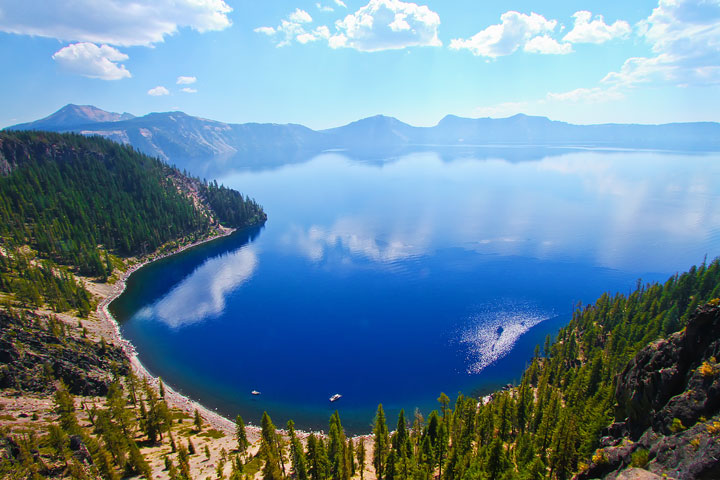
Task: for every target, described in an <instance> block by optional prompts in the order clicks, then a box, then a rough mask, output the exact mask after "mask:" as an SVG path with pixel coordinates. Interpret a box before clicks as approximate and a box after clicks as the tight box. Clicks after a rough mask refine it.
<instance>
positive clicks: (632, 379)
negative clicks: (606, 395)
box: [579, 300, 720, 480]
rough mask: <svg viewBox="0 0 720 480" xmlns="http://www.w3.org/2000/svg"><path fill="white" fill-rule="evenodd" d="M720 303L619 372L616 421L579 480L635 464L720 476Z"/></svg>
mask: <svg viewBox="0 0 720 480" xmlns="http://www.w3.org/2000/svg"><path fill="white" fill-rule="evenodd" d="M719 303H720V302H718V301H717V300H714V301H712V302H711V303H709V304H707V305H705V306H702V307H700V308H698V309H697V311H696V312H695V313H694V314H693V315H692V316H691V317H690V319H689V321H688V323H687V326H686V327H685V328H684V329H683V330H682V331H680V332H678V333H676V334H674V335H672V336H670V337H668V338H667V339H663V340H659V341H657V342H654V343H652V344H651V345H648V346H647V347H645V348H644V349H643V350H642V351H640V352H639V353H638V354H637V355H636V356H635V358H634V359H633V360H632V361H631V362H630V363H629V364H628V365H627V367H626V368H625V369H624V370H623V372H622V373H620V375H619V376H618V378H617V388H616V391H615V397H616V400H617V407H616V411H615V419H616V422H615V423H613V424H612V425H611V426H610V427H609V428H607V429H606V431H605V434H606V436H605V437H604V438H603V439H602V443H603V445H604V446H605V448H603V449H602V450H599V451H598V452H597V453H596V454H595V455H594V457H593V463H592V464H591V465H590V467H589V468H588V470H587V471H586V472H584V473H583V474H581V475H580V476H579V478H581V479H585V478H597V477H599V476H603V475H607V478H616V476H618V475H620V474H621V472H622V470H623V469H624V468H625V467H627V466H629V465H635V466H637V467H644V468H646V469H647V470H649V471H651V472H653V473H655V474H657V475H664V476H669V477H671V478H678V479H688V480H689V479H716V478H720V461H719V460H718V459H720V442H719V441H718V435H719V434H720V364H718V358H720V307H718V304H719Z"/></svg>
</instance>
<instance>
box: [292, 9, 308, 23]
mask: <svg viewBox="0 0 720 480" xmlns="http://www.w3.org/2000/svg"><path fill="white" fill-rule="evenodd" d="M288 20H290V21H291V22H294V23H310V22H312V17H311V16H310V14H309V13H308V12H306V11H305V10H300V9H299V8H296V9H295V11H294V12H293V13H291V14H290V16H289V17H288Z"/></svg>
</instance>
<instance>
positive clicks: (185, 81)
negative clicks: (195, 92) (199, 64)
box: [175, 76, 197, 85]
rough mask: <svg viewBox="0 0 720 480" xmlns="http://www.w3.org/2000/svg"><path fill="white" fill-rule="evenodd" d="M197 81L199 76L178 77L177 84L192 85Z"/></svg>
mask: <svg viewBox="0 0 720 480" xmlns="http://www.w3.org/2000/svg"><path fill="white" fill-rule="evenodd" d="M195 82H197V77H183V76H180V77H177V81H176V82H175V83H176V84H177V85H192V84H193V83H195Z"/></svg>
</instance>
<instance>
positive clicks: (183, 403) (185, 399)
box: [96, 227, 367, 443]
mask: <svg viewBox="0 0 720 480" xmlns="http://www.w3.org/2000/svg"><path fill="white" fill-rule="evenodd" d="M236 231H237V229H233V228H225V227H219V229H218V234H216V235H213V236H210V237H207V238H203V239H201V240H197V241H195V242H192V243H189V244H185V245H181V246H179V247H177V248H175V249H173V250H172V251H170V252H167V253H163V254H159V255H152V254H151V255H150V256H149V257H147V258H145V259H142V261H140V262H139V263H137V264H135V265H133V266H131V267H130V268H128V269H127V270H126V271H124V272H122V274H121V275H120V276H119V277H118V279H117V281H116V282H115V283H114V284H113V285H112V287H111V289H110V292H109V293H107V294H106V295H104V296H103V294H102V293H98V295H100V296H101V297H102V299H101V301H100V303H98V306H97V309H96V311H97V315H98V319H99V320H100V322H101V323H102V324H104V326H105V327H107V328H105V329H103V330H105V331H107V332H110V333H111V338H109V339H106V340H108V341H109V342H111V343H113V344H115V345H118V346H119V347H120V348H122V350H123V352H124V353H125V356H126V357H127V359H128V361H129V362H130V366H131V368H132V369H133V371H134V372H135V373H136V374H137V375H138V376H140V377H141V378H146V379H147V381H148V382H149V383H150V385H152V386H154V387H155V388H157V387H158V385H159V380H160V377H157V376H155V375H153V374H152V373H151V372H150V371H149V370H148V369H147V368H146V367H145V366H144V365H143V363H142V361H141V360H140V358H139V354H138V352H137V350H136V349H135V346H134V345H133V344H132V342H130V341H129V340H128V339H126V338H125V337H123V335H122V332H121V331H120V324H119V323H118V321H117V319H116V318H115V317H114V316H113V315H112V313H110V310H109V306H110V304H111V303H112V302H113V301H114V300H115V299H117V298H118V297H119V296H120V295H122V294H123V293H124V292H125V289H126V287H127V280H128V279H129V278H130V276H131V275H132V274H133V273H135V272H137V271H138V270H140V269H141V268H143V267H145V266H147V265H149V264H151V263H153V262H155V261H158V260H162V259H164V258H167V257H170V256H172V255H176V254H179V253H182V252H184V251H186V250H189V249H191V248H194V247H197V246H199V245H202V244H205V243H208V242H211V241H213V240H218V239H220V238H223V237H227V236H229V235H231V234H233V233H235V232H236ZM163 385H164V389H165V401H166V402H167V404H168V406H169V407H170V408H178V409H180V410H182V411H184V412H186V413H188V414H191V415H192V414H194V412H195V410H197V411H198V412H200V415H201V416H202V417H203V419H204V420H205V421H206V422H207V423H208V424H210V425H211V426H212V428H215V429H217V430H220V431H222V432H224V433H225V434H230V435H235V422H234V420H231V419H229V418H226V417H224V416H223V415H221V414H219V413H217V412H215V411H213V410H210V409H209V408H207V407H205V406H204V405H203V404H202V403H200V401H198V400H193V399H192V398H190V397H189V396H187V395H185V394H183V393H180V392H179V391H177V390H176V389H175V388H173V387H172V385H168V384H167V383H163ZM278 431H279V432H280V433H285V432H284V430H283V429H282V428H278ZM246 432H247V434H248V440H250V441H251V442H252V443H254V442H255V441H257V440H259V439H260V433H261V429H260V427H258V426H255V425H253V424H251V423H246ZM311 433H314V434H316V435H318V434H320V435H324V433H323V432H318V431H315V432H309V431H304V430H296V434H297V435H298V437H300V438H306V437H307V436H309V435H310V434H311ZM366 436H367V435H357V436H355V437H358V438H360V437H363V438H364V437H366Z"/></svg>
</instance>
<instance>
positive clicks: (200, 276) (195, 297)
mask: <svg viewBox="0 0 720 480" xmlns="http://www.w3.org/2000/svg"><path fill="white" fill-rule="evenodd" d="M257 267H258V257H257V253H256V252H255V249H254V248H253V247H252V246H245V247H243V248H240V249H238V250H235V251H234V252H230V253H228V254H225V255H221V256H218V257H214V258H211V259H209V260H208V261H206V262H205V263H203V264H202V265H201V266H199V267H198V268H196V269H195V271H193V272H192V273H191V274H190V275H188V276H187V277H186V278H185V279H183V280H182V281H181V282H180V283H179V284H178V285H177V286H175V287H174V288H173V289H172V290H170V292H169V293H168V294H167V295H165V296H164V297H162V298H160V299H159V300H158V301H156V302H155V303H154V304H152V305H150V306H148V307H145V308H143V309H142V310H140V311H139V312H138V313H137V315H136V317H137V318H140V319H154V320H158V321H161V322H163V323H164V324H166V325H167V326H169V327H170V328H180V327H183V326H186V325H192V324H194V323H199V322H202V321H205V320H207V319H210V318H215V317H218V316H220V315H221V314H222V313H223V311H224V310H225V301H226V298H227V296H228V295H229V294H230V292H232V291H233V290H235V289H236V288H238V287H239V286H240V285H242V284H243V283H245V282H246V281H247V280H249V279H250V278H251V277H252V275H253V273H254V272H255V271H256V270H257Z"/></svg>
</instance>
